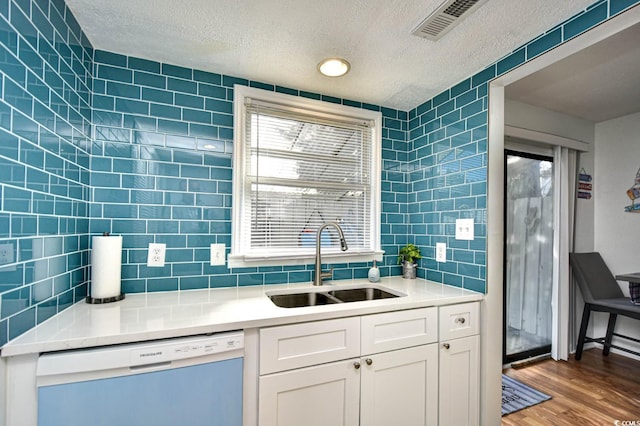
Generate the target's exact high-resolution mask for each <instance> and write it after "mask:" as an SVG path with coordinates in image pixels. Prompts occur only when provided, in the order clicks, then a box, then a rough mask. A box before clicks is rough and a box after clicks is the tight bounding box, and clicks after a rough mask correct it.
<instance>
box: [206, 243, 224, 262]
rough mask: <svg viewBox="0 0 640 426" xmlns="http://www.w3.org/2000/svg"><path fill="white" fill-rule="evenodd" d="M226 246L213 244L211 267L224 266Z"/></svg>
mask: <svg viewBox="0 0 640 426" xmlns="http://www.w3.org/2000/svg"><path fill="white" fill-rule="evenodd" d="M224 252H225V246H224V244H211V262H210V265H211V266H221V265H224V257H225V256H224V254H225V253H224Z"/></svg>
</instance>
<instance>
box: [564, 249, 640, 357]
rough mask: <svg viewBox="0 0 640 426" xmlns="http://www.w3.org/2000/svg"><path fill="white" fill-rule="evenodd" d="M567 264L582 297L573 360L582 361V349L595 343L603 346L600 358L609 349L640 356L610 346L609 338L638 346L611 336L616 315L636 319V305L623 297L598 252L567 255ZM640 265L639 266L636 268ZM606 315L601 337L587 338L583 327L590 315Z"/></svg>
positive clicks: (638, 309)
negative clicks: (580, 320)
mask: <svg viewBox="0 0 640 426" xmlns="http://www.w3.org/2000/svg"><path fill="white" fill-rule="evenodd" d="M569 263H570V265H571V268H572V270H573V276H574V278H575V280H576V282H577V283H578V287H579V288H580V292H581V293H582V297H583V298H584V311H583V313H582V322H581V323H580V334H579V335H578V346H577V348H576V355H575V358H576V359H577V360H579V359H580V358H582V348H583V346H584V344H585V343H587V342H596V343H600V344H602V345H604V347H603V348H602V354H603V355H609V350H610V348H616V349H619V350H621V351H625V352H629V353H632V354H634V355H638V356H640V353H638V352H636V351H632V350H630V349H627V348H623V347H620V346H616V345H614V344H612V343H611V339H612V338H613V336H616V337H620V338H623V339H627V340H631V341H634V342H637V343H640V340H638V339H636V338H633V337H629V336H624V335H621V334H618V333H614V328H615V326H616V319H617V318H618V315H623V316H626V317H630V318H634V319H637V320H640V305H634V304H632V303H631V299H630V298H628V297H624V294H623V293H622V290H621V289H620V287H619V286H618V282H617V281H616V280H615V278H614V277H613V275H612V274H611V271H610V270H609V268H608V267H607V265H606V264H605V263H604V260H603V259H602V257H601V256H600V253H570V254H569ZM639 266H640V265H639ZM592 311H594V312H608V313H609V323H608V325H607V334H606V336H605V337H599V338H592V337H587V335H586V334H587V326H588V325H589V317H590V316H591V312H592Z"/></svg>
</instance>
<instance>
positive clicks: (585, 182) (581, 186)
mask: <svg viewBox="0 0 640 426" xmlns="http://www.w3.org/2000/svg"><path fill="white" fill-rule="evenodd" d="M592 180H593V178H592V177H591V175H590V174H588V173H587V172H586V171H585V170H584V168H582V169H580V173H579V174H578V198H582V199H585V200H590V199H591V190H592V189H593V184H592V183H591V181H592Z"/></svg>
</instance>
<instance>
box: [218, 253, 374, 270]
mask: <svg viewBox="0 0 640 426" xmlns="http://www.w3.org/2000/svg"><path fill="white" fill-rule="evenodd" d="M383 254H384V251H382V250H376V251H360V252H353V253H349V252H347V253H343V252H322V264H323V265H324V264H330V263H353V262H372V261H374V260H375V261H378V262H381V261H382V255H383ZM315 260H316V257H315V253H305V254H299V255H286V254H282V255H269V254H267V253H265V254H263V255H258V254H256V255H242V254H230V255H229V256H228V258H227V263H228V267H229V268H256V267H259V266H290V265H310V264H313V263H315Z"/></svg>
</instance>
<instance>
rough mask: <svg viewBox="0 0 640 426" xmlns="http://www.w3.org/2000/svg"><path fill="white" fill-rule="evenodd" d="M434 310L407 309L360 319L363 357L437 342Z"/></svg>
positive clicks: (436, 313) (435, 313) (436, 312)
mask: <svg viewBox="0 0 640 426" xmlns="http://www.w3.org/2000/svg"><path fill="white" fill-rule="evenodd" d="M437 321H438V311H437V308H435V307H434V308H424V309H410V310H407V311H397V312H388V313H384V314H375V315H367V316H363V317H362V354H363V355H368V354H374V353H379V352H387V351H391V350H394V349H401V348H407V347H410V346H418V345H424V344H427V343H433V342H437V341H438V325H437Z"/></svg>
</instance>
